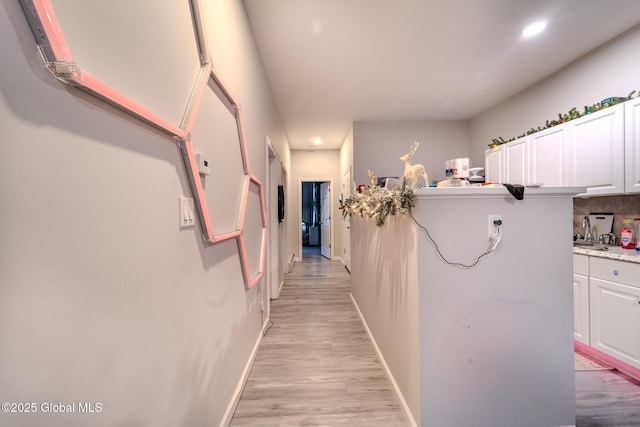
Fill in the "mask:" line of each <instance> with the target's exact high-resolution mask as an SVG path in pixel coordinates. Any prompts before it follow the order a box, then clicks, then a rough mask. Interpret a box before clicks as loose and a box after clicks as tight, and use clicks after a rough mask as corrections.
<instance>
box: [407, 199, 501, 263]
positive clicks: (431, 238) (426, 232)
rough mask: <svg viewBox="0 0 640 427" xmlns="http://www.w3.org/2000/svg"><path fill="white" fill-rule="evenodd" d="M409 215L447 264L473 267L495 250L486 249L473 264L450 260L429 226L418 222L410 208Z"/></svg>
mask: <svg viewBox="0 0 640 427" xmlns="http://www.w3.org/2000/svg"><path fill="white" fill-rule="evenodd" d="M409 216H410V217H411V219H412V220H413V222H415V223H416V225H417V226H418V228H419V229H420V230H422V232H423V233H424V234H425V236H427V239H429V241H430V242H431V243H432V244H433V246H434V247H435V248H436V253H437V254H438V256H439V257H440V259H441V260H442V261H444V262H445V263H446V264H447V265H450V266H453V267H460V268H465V269H469V268H473V267H475V266H476V265H478V263H479V262H480V259H482V257H484V256H486V255H489V254H490V253H491V252H493V250H492V249H490V250H488V251H486V252H485V253H483V254H482V255H480V256H479V257H478V258H476V260H475V261H474V262H473V263H472V264H463V263H461V262H452V261H449V260H448V259H446V258H445V257H444V255H443V254H442V252H440V248H439V247H438V244H437V243H436V241H435V240H433V237H431V234H430V233H429V230H427V227H425V226H423V225H422V224H420V223H419V222H418V220H417V219H415V218H414V216H413V213H412V212H411V210H409Z"/></svg>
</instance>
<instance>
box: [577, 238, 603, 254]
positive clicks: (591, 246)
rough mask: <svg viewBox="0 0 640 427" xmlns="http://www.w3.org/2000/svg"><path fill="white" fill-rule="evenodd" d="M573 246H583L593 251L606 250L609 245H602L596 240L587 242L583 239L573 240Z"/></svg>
mask: <svg viewBox="0 0 640 427" xmlns="http://www.w3.org/2000/svg"><path fill="white" fill-rule="evenodd" d="M573 246H575V247H578V248H585V249H591V250H594V251H608V250H609V247H608V246H607V245H604V244H602V243H598V242H587V241H584V240H574V241H573Z"/></svg>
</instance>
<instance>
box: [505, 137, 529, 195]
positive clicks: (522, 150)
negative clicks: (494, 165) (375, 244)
mask: <svg viewBox="0 0 640 427" xmlns="http://www.w3.org/2000/svg"><path fill="white" fill-rule="evenodd" d="M528 139H529V138H528V137H526V138H520V139H516V140H515V141H511V142H509V143H507V144H505V145H504V150H505V151H504V163H505V174H504V182H506V183H509V184H521V185H526V184H529V179H528V172H529V167H528V165H527V163H528V161H529V155H528V153H527V149H528V147H529V145H528V144H527V141H528Z"/></svg>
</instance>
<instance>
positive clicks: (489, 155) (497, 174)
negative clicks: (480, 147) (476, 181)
mask: <svg viewBox="0 0 640 427" xmlns="http://www.w3.org/2000/svg"><path fill="white" fill-rule="evenodd" d="M484 173H485V178H484V179H485V181H486V182H505V180H504V145H501V146H499V147H496V148H491V149H489V150H487V151H485V152H484Z"/></svg>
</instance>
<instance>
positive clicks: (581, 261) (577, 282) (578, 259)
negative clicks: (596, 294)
mask: <svg viewBox="0 0 640 427" xmlns="http://www.w3.org/2000/svg"><path fill="white" fill-rule="evenodd" d="M590 335H591V334H590V330H589V257H588V256H586V255H577V254H574V255H573V337H574V339H576V340H578V341H580V342H582V343H584V344H587V345H589V342H590V340H589V337H590Z"/></svg>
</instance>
